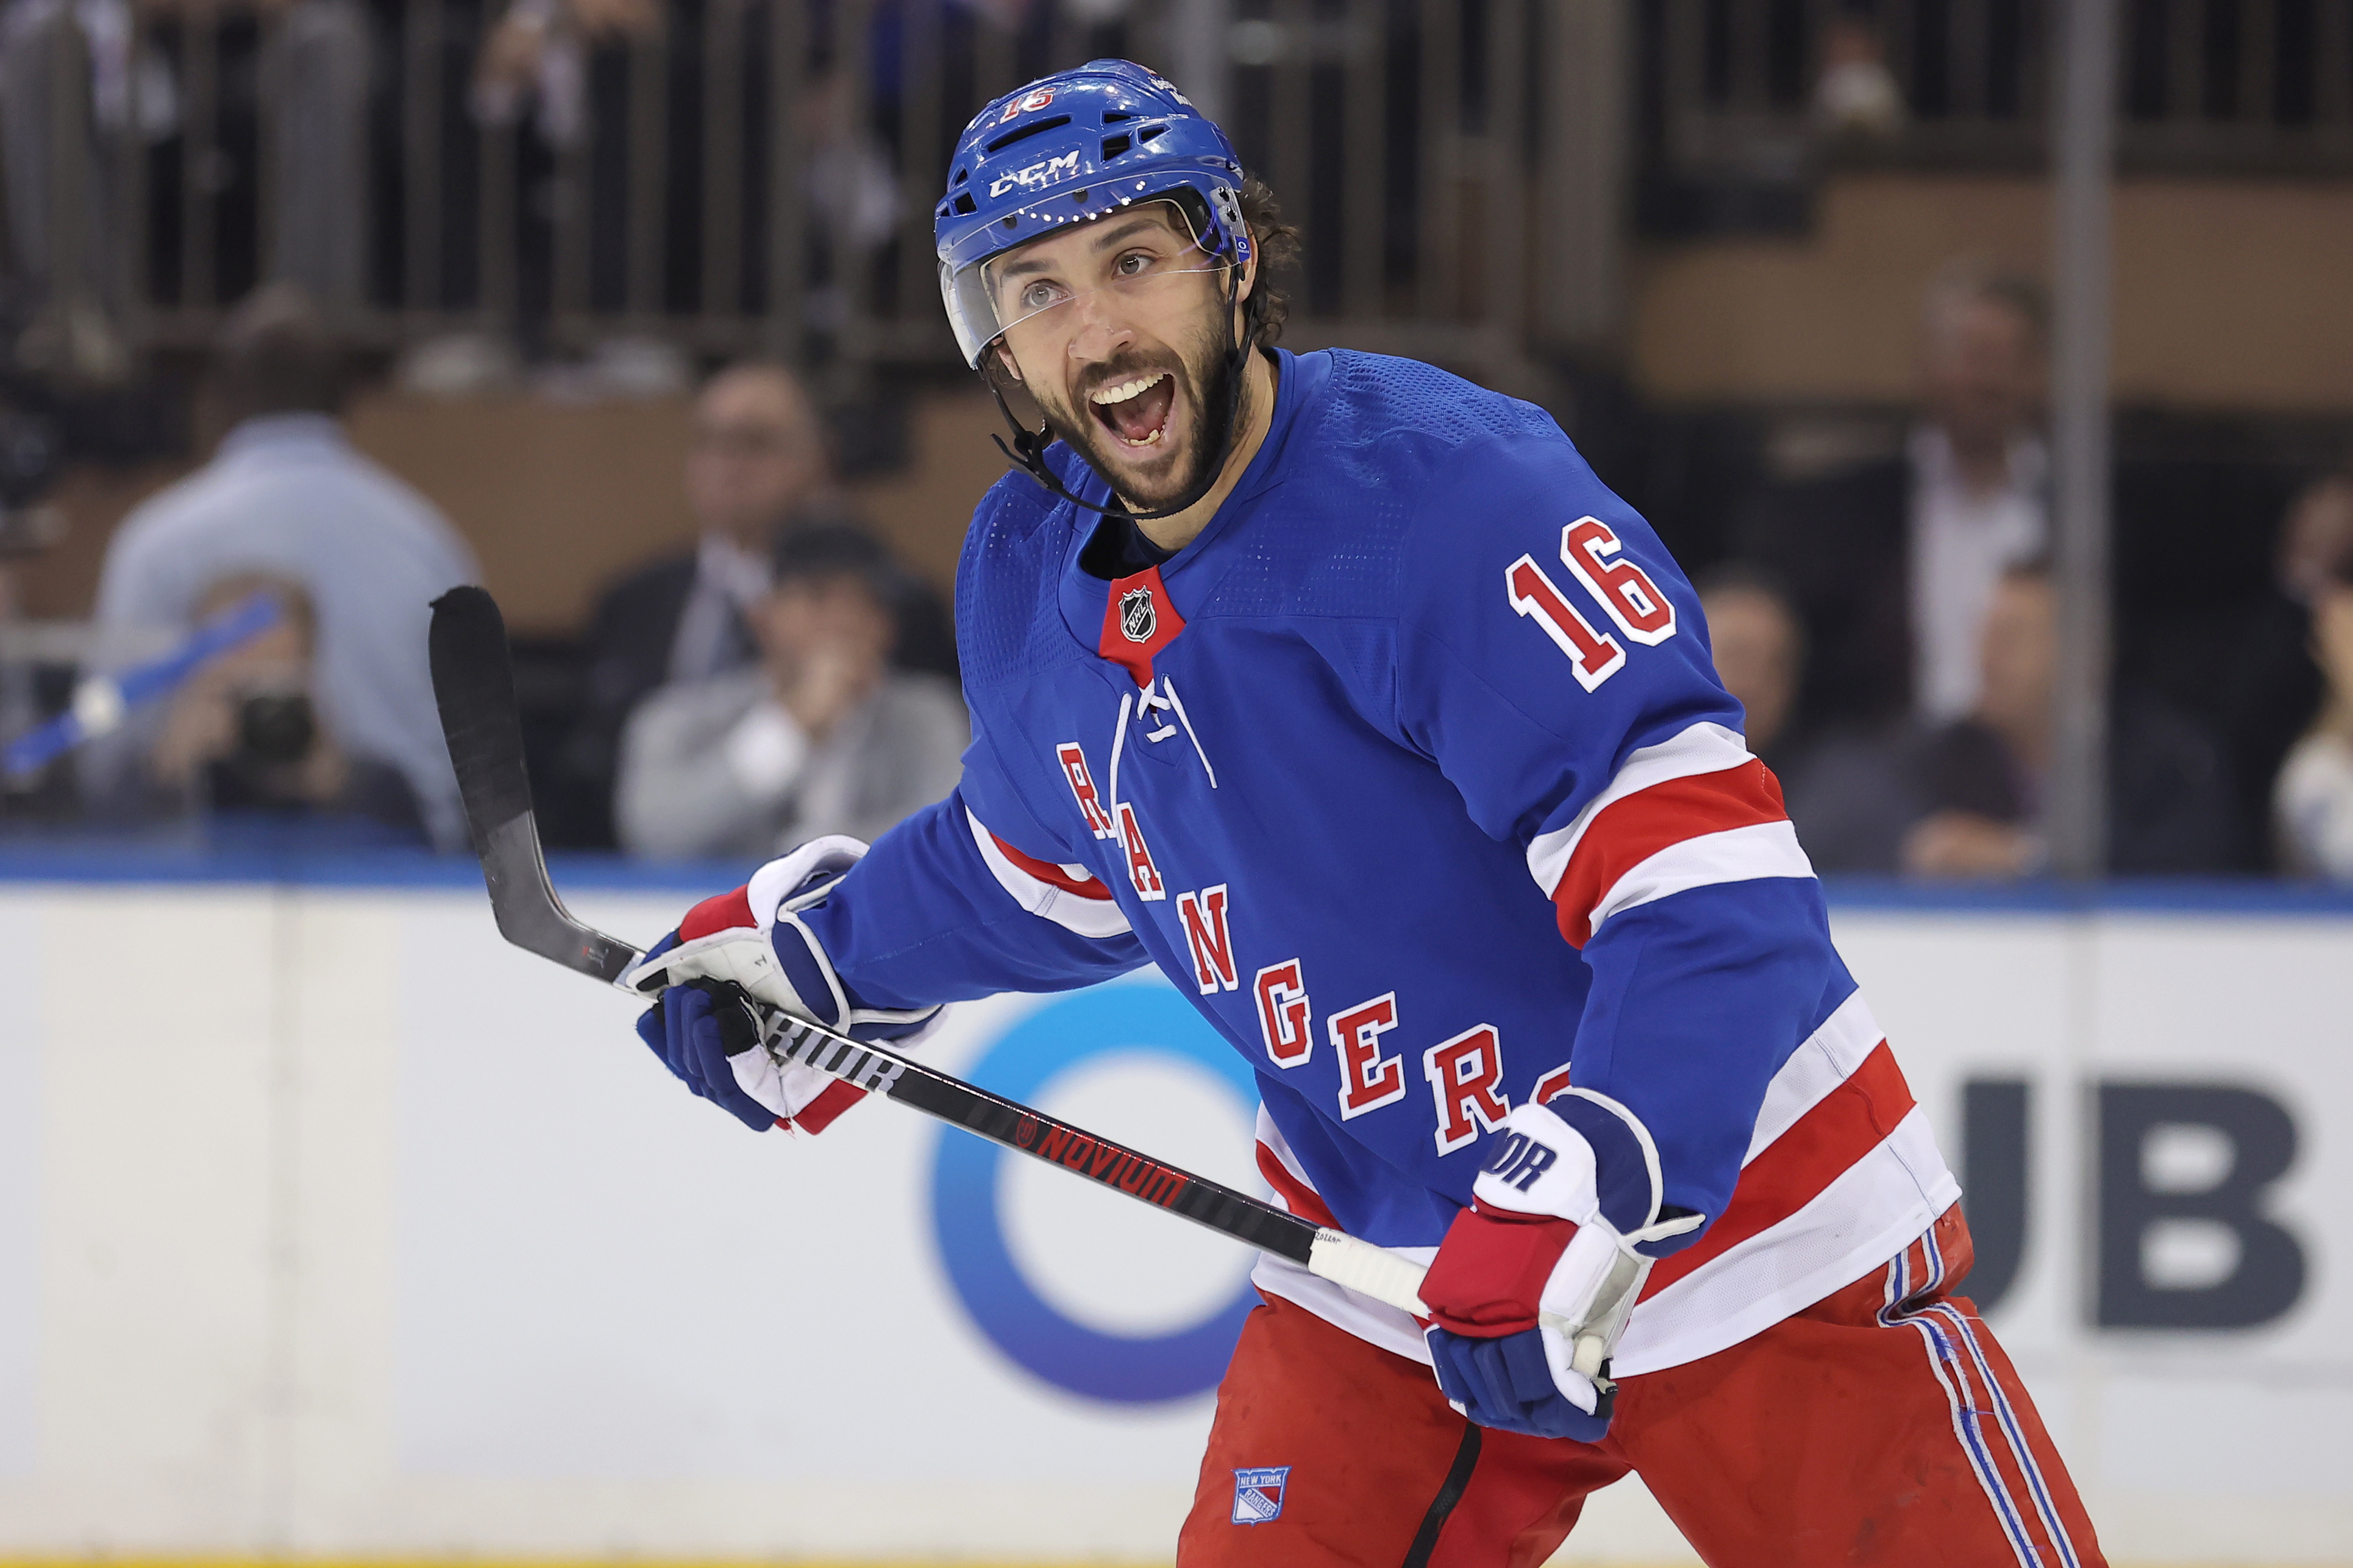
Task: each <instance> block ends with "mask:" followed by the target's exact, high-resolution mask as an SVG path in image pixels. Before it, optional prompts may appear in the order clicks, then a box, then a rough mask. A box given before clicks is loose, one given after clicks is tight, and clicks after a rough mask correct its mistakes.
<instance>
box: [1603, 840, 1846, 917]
mask: <svg viewBox="0 0 2353 1568" xmlns="http://www.w3.org/2000/svg"><path fill="white" fill-rule="evenodd" d="M1813 874H1814V863H1813V862H1812V861H1810V860H1809V859H1807V858H1806V852H1805V850H1803V849H1801V848H1799V846H1798V830H1797V828H1796V827H1795V826H1792V825H1791V824H1790V823H1788V822H1787V821H1782V822H1757V823H1751V824H1750V825H1749V826H1746V827H1730V828H1726V829H1725V830H1724V831H1723V832H1721V833H1703V834H1701V835H1699V837H1695V838H1686V839H1684V840H1683V842H1682V843H1680V844H1670V845H1668V846H1667V847H1665V848H1664V849H1662V850H1660V851H1659V852H1658V853H1657V854H1655V855H1653V856H1651V858H1649V859H1647V860H1643V861H1640V862H1638V863H1637V864H1635V865H1633V866H1631V867H1630V868H1628V869H1627V871H1626V874H1625V875H1624V876H1622V877H1620V878H1619V879H1618V880H1617V882H1616V883H1615V884H1613V885H1612V886H1611V887H1610V889H1609V891H1608V892H1606V893H1604V894H1602V895H1601V901H1600V902H1599V903H1598V904H1596V905H1594V906H1593V912H1592V914H1591V915H1589V916H1588V917H1587V921H1586V925H1587V927H1588V929H1589V930H1594V931H1599V930H1600V929H1601V922H1602V921H1606V920H1608V919H1609V917H1610V916H1611V915H1614V914H1616V913H1618V912H1619V911H1620V910H1630V909H1633V908H1636V907H1637V906H1639V905H1641V904H1647V903H1650V902H1651V901H1652V900H1657V899H1663V898H1665V897H1667V896H1668V895H1669V894H1672V893H1680V892H1683V891H1684V890H1686V889H1692V888H1709V887H1714V886H1715V885H1716V884H1717V883H1720V882H1753V881H1757V880H1759V879H1763V878H1767V877H1803V878H1807V879H1811V878H1812V876H1813Z"/></svg>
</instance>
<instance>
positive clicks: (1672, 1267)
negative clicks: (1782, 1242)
mask: <svg viewBox="0 0 2353 1568" xmlns="http://www.w3.org/2000/svg"><path fill="white" fill-rule="evenodd" d="M1911 1110H1912V1089H1911V1086H1910V1085H1908V1084H1906V1083H1905V1081H1904V1069H1903V1068H1899V1067H1897V1066H1896V1065H1895V1053H1894V1051H1892V1050H1890V1049H1888V1048H1887V1042H1886V1041H1885V1040H1882V1041H1880V1042H1879V1044H1878V1046H1877V1047H1874V1048H1873V1051H1872V1053H1871V1055H1869V1056H1867V1057H1865V1058H1863V1059H1862V1066H1861V1067H1859V1068H1855V1069H1854V1071H1852V1073H1849V1074H1848V1075H1847V1078H1846V1081H1845V1082H1843V1083H1841V1084H1840V1085H1839V1086H1838V1087H1837V1088H1836V1089H1832V1090H1831V1091H1830V1093H1828V1094H1826V1095H1824V1096H1823V1097H1822V1098H1821V1100H1820V1103H1818V1104H1817V1105H1815V1107H1814V1108H1813V1109H1812V1110H1809V1111H1807V1112H1806V1113H1805V1114H1804V1115H1803V1116H1800V1117H1799V1118H1798V1120H1797V1122H1796V1123H1795V1125H1793V1126H1791V1127H1790V1129H1789V1130H1788V1131H1787V1132H1784V1133H1782V1134H1781V1136H1779V1137H1778V1138H1776V1139H1774V1140H1773V1142H1771V1143H1769V1144H1767V1145H1766V1147H1765V1151H1764V1152H1762V1153H1760V1154H1758V1155H1757V1158H1755V1159H1754V1160H1751V1161H1749V1162H1748V1163H1747V1165H1746V1167H1745V1168H1744V1169H1743V1170H1742V1171H1741V1173H1740V1180H1739V1183H1738V1184H1736V1185H1735V1186H1734V1188H1733V1189H1732V1202H1731V1203H1729V1204H1727V1205H1725V1210H1724V1213H1723V1215H1721V1216H1720V1217H1718V1218H1717V1220H1716V1222H1715V1224H1714V1225H1712V1226H1708V1228H1707V1234H1706V1235H1705V1236H1703V1237H1700V1238H1699V1240H1697V1241H1696V1242H1694V1243H1693V1244H1692V1245H1691V1246H1689V1247H1684V1248H1683V1250H1682V1251H1681V1252H1678V1253H1675V1254H1673V1255H1672V1257H1668V1258H1662V1259H1661V1260H1660V1261H1659V1264H1658V1266H1657V1267H1656V1268H1652V1269H1651V1278H1650V1282H1649V1283H1648V1284H1646V1285H1644V1286H1643V1287H1642V1294H1643V1295H1644V1296H1645V1297H1649V1296H1654V1295H1656V1294H1658V1293H1659V1292H1660V1291H1661V1290H1663V1289H1666V1288H1667V1287H1668V1286H1670V1285H1672V1284H1673V1283H1674V1282H1675V1281H1676V1280H1678V1279H1682V1278H1683V1277H1684V1276H1685V1275H1687V1274H1690V1273H1691V1272H1692V1271H1693V1270H1694V1269H1696V1268H1699V1267H1700V1265H1702V1264H1704V1263H1706V1262H1708V1261H1709V1260H1711V1259H1713V1258H1721V1257H1722V1256H1724V1254H1725V1253H1727V1252H1729V1251H1731V1250H1732V1249H1733V1248H1734V1247H1737V1246H1738V1245H1739V1244H1740V1243H1742V1242H1744V1241H1746V1240H1747V1239H1748V1238H1749V1237H1752V1236H1756V1235H1758V1234H1760V1233H1761V1232H1764V1231H1766V1230H1768V1229H1770V1228H1772V1227H1773V1226H1777V1225H1778V1224H1780V1223H1781V1222H1782V1221H1783V1220H1785V1219H1788V1217H1789V1216H1790V1215H1793V1214H1796V1213H1797V1212H1798V1211H1799V1209H1801V1208H1804V1207H1805V1206H1806V1205H1808V1204H1810V1203H1811V1202H1813V1200H1814V1199H1815V1198H1816V1197H1819V1196H1820V1194H1821V1191H1822V1189H1823V1188H1824V1187H1827V1186H1829V1185H1830V1184H1831V1183H1832V1182H1834V1181H1836V1180H1837V1179H1838V1178H1839V1177H1840V1176H1841V1175H1842V1174H1844V1173H1845V1172H1846V1171H1847V1169H1848V1167H1850V1166H1852V1164H1853V1163H1855V1162H1856V1161H1857V1160H1860V1159H1862V1157H1863V1156H1864V1155H1865V1154H1868V1153H1870V1152H1872V1151H1873V1149H1876V1148H1878V1147H1879V1145H1880V1144H1881V1143H1882V1142H1885V1140H1886V1138H1887V1135H1888V1134H1889V1133H1891V1132H1893V1131H1895V1124H1896V1123H1897V1122H1899V1121H1903V1120H1904V1118H1905V1116H1907V1115H1909V1114H1910V1113H1911Z"/></svg>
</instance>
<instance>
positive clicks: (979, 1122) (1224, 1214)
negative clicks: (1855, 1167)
mask: <svg viewBox="0 0 2353 1568" xmlns="http://www.w3.org/2000/svg"><path fill="white" fill-rule="evenodd" d="M430 647H431V654H432V667H433V695H434V699H435V700H436V702H437V703H438V705H439V707H440V710H441V731H442V735H443V738H444V739H446V740H447V741H448V744H449V761H450V763H452V764H453V765H454V766H455V767H456V769H457V773H458V794H459V798H460V799H461V800H462V801H463V803H464V805H465V808H466V826H467V828H468V830H469V831H470V833H471V834H472V836H473V841H474V853H475V855H476V856H477V857H478V858H480V860H481V863H482V880H483V881H484V882H485V883H486V884H488V886H489V888H490V892H491V914H492V916H493V917H494V918H495V919H496V920H497V921H498V927H499V934H501V936H503V937H505V938H506V939H507V940H508V941H509V942H512V943H514V944H515V945H516V946H517V947H520V948H522V949H525V950H526V951H528V952H535V953H537V954H539V955H540V956H541V957H542V958H549V959H554V961H555V962H556V963H561V964H563V965H564V966H565V968H567V969H575V970H578V971H579V972H580V973H583V974H590V975H594V976H596V978H597V979H599V980H602V981H604V982H606V983H607V984H613V985H617V984H618V983H619V981H620V977H621V975H622V974H623V973H625V972H627V971H628V968H629V967H630V966H631V965H632V964H634V963H637V962H638V959H639V958H640V957H641V956H642V955H641V954H640V953H639V952H638V950H637V949H636V948H633V947H631V946H630V945H629V944H628V943H627V942H622V941H620V940H619V939H618V938H616V937H610V936H607V935H606V934H605V933H604V932H602V931H596V930H593V929H591V928H590V927H588V926H586V925H583V924H582V923H581V922H580V921H576V920H575V919H573V917H572V915H571V913H570V911H569V910H565V907H564V901H563V900H561V899H559V898H557V897H556V894H555V889H554V885H553V884H552V883H551V882H550V881H549V880H548V877H547V860H546V857H545V856H544V855H543V853H542V851H541V848H540V842H539V827H538V825H537V823H536V822H535V821H534V819H533V815H532V805H531V783H530V780H529V779H528V778H527V777H526V776H525V774H524V772H523V756H522V721H521V719H520V718H519V716H518V714H517V711H516V708H515V694H514V670H513V668H512V664H511V663H510V660H509V656H508V651H507V639H506V626H505V624H504V622H503V621H502V620H501V617H500V616H499V607H498V605H497V604H496V603H495V602H493V601H492V600H491V595H489V594H488V593H487V592H485V591H484V590H482V589H480V588H471V587H468V588H453V589H451V590H450V591H449V592H448V593H447V594H444V595H442V596H441V597H440V598H438V599H436V600H435V601H434V602H433V626H432V632H431V638H430ZM631 994H634V993H631ZM771 1023H772V1024H776V1025H780V1026H781V1028H780V1030H779V1031H778V1032H777V1033H776V1035H775V1036H773V1037H772V1040H771V1044H770V1046H769V1049H771V1050H772V1051H774V1052H775V1053H776V1055H777V1056H778V1057H779V1058H783V1059H786V1060H789V1061H795V1062H798V1063H801V1064H802V1065H804V1066H807V1067H812V1068H817V1069H818V1071H819V1072H823V1073H827V1074H829V1075H831V1076H832V1077H834V1078H837V1079H841V1080H842V1081H843V1082H844V1083H847V1084H849V1085H851V1086H852V1087H854V1088H858V1089H865V1090H867V1091H869V1092H870V1093H873V1094H879V1095H881V1096H882V1097H883V1098H884V1099H886V1100H896V1101H897V1102H899V1103H900V1104H902V1105H904V1106H906V1107H908V1108H909V1109H911V1110H920V1111H922V1112H923V1114H924V1115H926V1116H930V1117H934V1118H936V1119H937V1120H939V1121H945V1122H948V1123H951V1124H952V1125H955V1126H957V1127H961V1128H963V1129H965V1131H968V1132H973V1133H976V1134H978V1135H979V1136H980V1137H983V1138H986V1139H987V1140H988V1141H989V1142H993V1143H999V1144H1002V1145H1004V1146H1005V1147H1006V1148H1008V1149H1011V1150H1013V1151H1015V1152H1018V1153H1022V1154H1027V1155H1029V1157H1030V1158H1032V1159H1036V1160H1044V1161H1046V1162H1048V1163H1051V1164H1056V1165H1060V1166H1061V1167H1062V1168H1063V1169H1064V1170H1068V1171H1072V1172H1075V1173H1078V1174H1080V1175H1082V1176H1084V1177H1086V1178H1088V1179H1089V1180H1090V1181H1092V1182H1095V1183H1098V1184H1101V1185H1103V1186H1105V1187H1109V1188H1111V1189H1112V1190H1113V1191H1114V1192H1118V1193H1122V1194H1126V1195H1127V1196H1129V1197H1132V1198H1134V1199H1136V1200H1138V1201H1139V1202H1142V1203H1147V1204H1151V1205H1154V1206H1155V1207H1157V1208H1163V1209H1166V1210H1167V1211H1168V1212H1169V1213H1171V1214H1174V1215H1179V1216H1181V1217H1183V1218H1185V1219H1189V1220H1191V1221H1192V1222H1193V1223H1194V1224H1196V1225H1198V1226H1206V1227H1208V1229H1210V1230H1214V1231H1216V1232H1218V1233H1219V1235H1220V1236H1228V1237H1232V1238H1233V1239H1235V1240H1236V1241H1240V1242H1246V1243H1248V1244H1249V1245H1250V1246H1252V1247H1257V1248H1259V1250H1261V1251H1262V1252H1271V1253H1272V1254H1274V1255H1275V1256H1276V1257H1278V1258H1288V1259H1290V1260H1291V1261H1292V1262H1293V1263H1296V1264H1299V1265H1300V1266H1302V1267H1303V1268H1306V1269H1308V1270H1309V1271H1310V1272H1311V1273H1314V1274H1316V1275H1319V1276H1321V1277H1322V1278H1324V1279H1329V1280H1331V1281H1333V1282H1334V1283H1335V1284H1337V1285H1342V1286H1345V1287H1346V1288H1348V1289H1352V1290H1356V1291H1359V1292H1361V1293H1362V1294H1364V1295H1366V1296H1370V1297H1372V1298H1373V1299H1374V1300H1377V1301H1382V1302H1386V1303H1387V1304H1388V1305H1389V1306H1392V1307H1396V1308H1398V1309H1399V1310H1404V1311H1407V1312H1411V1313H1413V1314H1415V1315H1416V1316H1421V1315H1423V1314H1425V1313H1426V1312H1427V1310H1428V1309H1426V1308H1425V1307H1423V1305H1422V1304H1421V1299H1420V1297H1419V1294H1417V1291H1418V1289H1419V1286H1420V1284H1421V1277H1422V1274H1423V1272H1424V1270H1423V1268H1422V1266H1421V1265H1420V1264H1419V1263H1416V1262H1414V1261H1413V1260H1412V1259H1411V1258H1401V1257H1399V1256H1398V1255H1397V1254H1396V1253H1394V1252H1390V1251H1388V1249H1386V1248H1384V1247H1375V1246H1374V1245H1372V1244H1371V1243H1370V1242H1366V1241H1359V1240H1357V1239H1356V1237H1352V1236H1348V1235H1345V1234H1344V1233H1343V1232H1340V1231H1337V1230H1334V1229H1332V1228H1330V1227H1329V1226H1318V1225H1317V1224H1315V1223H1314V1221H1313V1220H1307V1219H1302V1218H1301V1217H1300V1216H1299V1215H1294V1214H1292V1213H1289V1212H1288V1211H1286V1210H1283V1209H1280V1208H1277V1207H1276V1206H1275V1205H1272V1204H1270V1203H1266V1202H1263V1201H1261V1200H1260V1199H1258V1198H1254V1197H1251V1196H1250V1195H1249V1194H1246V1193H1238V1192H1236V1191H1234V1190H1233V1189H1232V1188H1231V1187H1227V1186H1221V1185H1219V1184H1218V1183H1216V1182H1212V1181H1209V1180H1208V1179H1207V1178H1206V1177H1202V1176H1197V1175H1194V1174H1193V1173H1191V1172H1189V1171H1183V1170H1179V1169H1178V1168H1177V1167H1176V1166H1174V1165H1170V1164H1167V1163H1164V1162H1162V1161H1158V1160H1155V1159H1152V1158H1151V1157H1150V1156H1148V1155H1145V1154H1142V1153H1138V1152H1136V1151H1135V1150H1133V1149H1130V1148H1127V1147H1125V1146H1124V1145H1122V1144H1118V1143H1114V1142H1111V1140H1109V1139H1107V1138H1098V1137H1096V1136H1095V1135H1094V1134H1093V1133H1092V1132H1088V1131H1084V1130H1082V1129H1081V1128H1077V1127H1073V1126H1071V1124H1070V1123H1069V1122H1067V1121H1061V1120H1060V1119H1059V1118H1057V1117H1052V1116H1049V1115H1047V1114H1046V1113H1045V1112H1043V1111H1041V1110H1033V1109H1032V1108H1030V1107H1029V1106H1026V1105H1022V1104H1019V1103H1017V1102H1016V1101H1013V1100H1007V1099H1005V1098H1004V1097H1002V1096H1001V1095H995V1094H991V1093H989V1092H988V1091H987V1089H980V1088H977V1087H976V1086H975V1085H972V1084H969V1083H966V1082H965V1081H964V1080H963V1079H959V1078H955V1077H951V1076H950V1075H949V1074H946V1073H944V1072H941V1071H939V1070H937V1069H936V1068H929V1067H925V1066H924V1065H923V1063H921V1062H918V1061H914V1060H912V1059H910V1058H906V1057H902V1056H900V1055H898V1054H896V1053H895V1052H892V1051H891V1050H888V1049H885V1048H884V1047H881V1046H879V1045H867V1044H861V1043H860V1042H859V1041H857V1040H853V1039H850V1038H849V1037H846V1036H842V1035H837V1034H835V1033H833V1032H832V1031H831V1030H829V1029H826V1028H823V1027H821V1026H818V1025H816V1024H809V1023H803V1022H801V1021H799V1020H797V1019H788V1018H786V1019H772V1020H771ZM1597 1348H1598V1347H1597ZM1593 1361H1594V1363H1595V1371H1596V1372H1599V1371H1600V1370H1601V1366H1600V1361H1599V1355H1598V1354H1597V1355H1595V1356H1594V1357H1593ZM1580 1370H1581V1369H1580ZM1608 1386H1609V1385H1608V1384H1603V1387H1604V1389H1605V1391H1606V1390H1607V1388H1608Z"/></svg>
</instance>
